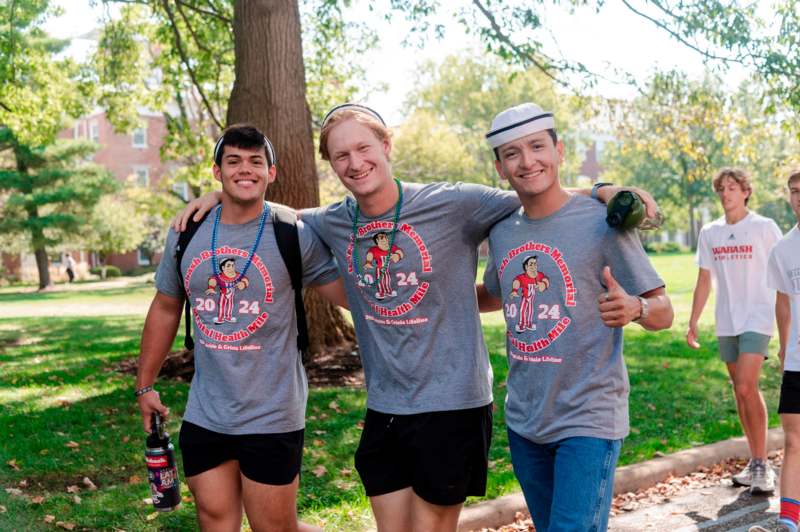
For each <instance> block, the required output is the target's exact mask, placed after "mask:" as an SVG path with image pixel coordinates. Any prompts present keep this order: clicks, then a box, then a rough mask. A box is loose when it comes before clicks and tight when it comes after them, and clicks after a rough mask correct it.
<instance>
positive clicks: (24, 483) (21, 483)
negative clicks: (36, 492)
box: [19, 478, 28, 488]
mask: <svg viewBox="0 0 800 532" xmlns="http://www.w3.org/2000/svg"><path fill="white" fill-rule="evenodd" d="M19 487H20V488H27V487H28V479H25V478H24V479H22V480H20V481H19Z"/></svg>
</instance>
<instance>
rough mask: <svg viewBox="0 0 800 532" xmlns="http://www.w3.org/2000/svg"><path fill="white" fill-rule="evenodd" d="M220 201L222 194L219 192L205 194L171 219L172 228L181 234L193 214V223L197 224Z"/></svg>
mask: <svg viewBox="0 0 800 532" xmlns="http://www.w3.org/2000/svg"><path fill="white" fill-rule="evenodd" d="M220 201H222V193H221V192H219V191H213V192H207V193H205V194H203V195H202V196H200V197H199V198H195V199H193V200H192V201H190V202H189V204H188V205H186V207H184V209H183V210H182V211H181V212H179V213H178V214H177V215H176V216H175V218H173V219H172V224H170V225H172V228H173V229H175V231H177V232H179V233H182V232H183V231H185V230H186V225H187V224H188V223H189V218H191V217H192V214H194V221H195V222H199V221H200V220H201V219H202V218H203V216H205V215H206V213H207V212H208V211H210V210H211V209H213V208H214V206H215V205H216V204H217V203H219V202H220Z"/></svg>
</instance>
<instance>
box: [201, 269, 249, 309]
mask: <svg viewBox="0 0 800 532" xmlns="http://www.w3.org/2000/svg"><path fill="white" fill-rule="evenodd" d="M219 268H220V270H222V272H220V274H219V281H220V282H219V283H218V282H217V278H216V277H215V276H213V275H212V276H211V277H209V278H208V288H206V294H209V295H210V294H214V293H216V291H217V290H216V289H217V285H218V284H219V285H221V286H219V301H218V304H217V308H218V309H219V312H218V313H217V317H216V318H214V323H216V324H220V323H224V322H226V321H227V322H230V323H236V318H234V317H233V307H234V304H233V294H234V293H235V292H236V290H244V289H245V288H247V286H248V285H249V284H250V281H248V280H247V277H242V278H241V279H239V281H238V282H237V283H236V284H234V281H236V276H237V275H238V274H239V272H237V271H236V261H235V260H234V259H230V258H228V259H225V260H223V261H222V262H220V263H219Z"/></svg>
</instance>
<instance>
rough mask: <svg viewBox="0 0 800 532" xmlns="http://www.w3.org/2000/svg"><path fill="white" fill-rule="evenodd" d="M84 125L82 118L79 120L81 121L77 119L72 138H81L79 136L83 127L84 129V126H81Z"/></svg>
mask: <svg viewBox="0 0 800 532" xmlns="http://www.w3.org/2000/svg"><path fill="white" fill-rule="evenodd" d="M82 125H83V124H82V123H81V121H80V120H79V121H77V122H75V126H74V127H73V129H72V138H73V139H79V138H81V129H82V128H81V126H82Z"/></svg>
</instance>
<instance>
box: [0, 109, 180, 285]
mask: <svg viewBox="0 0 800 532" xmlns="http://www.w3.org/2000/svg"><path fill="white" fill-rule="evenodd" d="M139 118H140V122H141V126H140V127H138V128H136V129H134V130H133V131H132V132H131V133H116V132H115V131H114V129H113V127H112V125H111V123H110V122H109V120H108V118H107V117H106V113H105V111H104V110H102V109H96V110H95V111H93V112H92V113H90V114H89V115H87V116H83V117H81V118H79V119H78V120H76V121H75V123H74V124H73V126H72V127H71V128H68V129H65V130H63V131H62V132H61V133H59V135H58V136H59V138H63V139H88V140H92V141H94V142H96V143H97V144H99V146H100V147H99V149H98V150H97V152H96V153H95V155H94V157H93V160H94V162H96V163H97V164H99V165H100V166H103V167H105V168H106V169H108V170H109V171H110V172H111V173H112V174H113V175H114V177H116V178H117V179H119V180H120V181H124V180H126V179H127V178H128V177H129V176H135V179H136V181H137V182H138V183H139V184H141V185H143V186H149V187H154V186H157V185H158V183H159V181H160V179H161V178H162V176H164V174H165V173H166V172H167V170H168V169H167V167H166V165H165V164H163V163H162V161H161V157H160V149H161V144H162V142H163V139H164V136H165V135H166V121H165V119H164V116H163V114H161V113H156V112H151V111H147V110H140V112H139ZM175 191H176V192H177V193H179V194H180V195H181V196H183V197H184V198H186V197H188V187H187V186H186V184H185V183H184V184H183V186H179V187H176V188H175ZM72 256H73V258H75V260H76V261H77V263H78V268H77V269H78V274H79V277H80V276H81V275H83V274H85V273H86V272H87V271H88V269H89V268H90V267H92V266H96V265H98V264H99V261H98V259H97V256H96V255H95V254H94V253H91V252H90V251H87V250H81V251H75V252H73V253H72ZM64 259H65V256H62V257H52V256H51V264H50V274H51V277H52V279H53V281H54V282H58V281H63V280H66V273H65V263H64ZM107 263H108V264H111V265H114V266H117V267H119V268H120V269H121V270H122V271H123V272H125V271H131V270H133V269H135V268H137V267H139V266H147V265H149V264H150V261H149V258H148V257H147V254H146V253H144V252H143V251H142V250H137V251H132V252H130V253H124V254H119V255H110V256H109V257H108V260H107ZM0 265H2V266H3V270H4V274H5V275H11V276H13V277H15V278H17V279H20V280H22V281H35V280H37V278H38V276H37V272H36V261H35V260H34V258H33V254H32V253H23V254H21V255H12V254H7V253H3V254H2V260H1V261H0Z"/></svg>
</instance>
